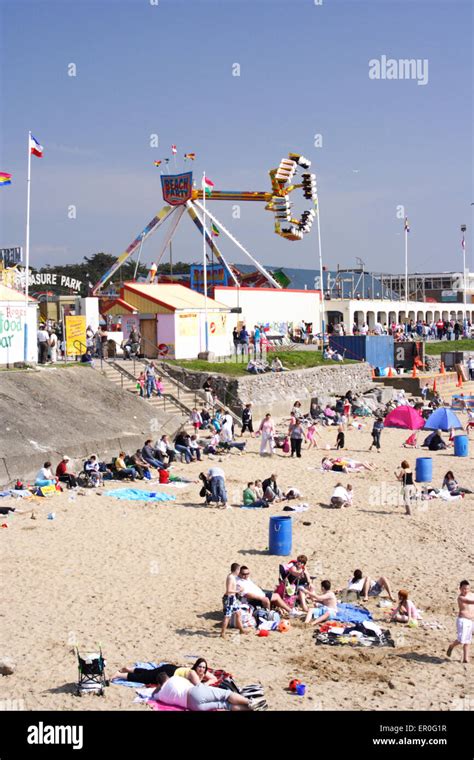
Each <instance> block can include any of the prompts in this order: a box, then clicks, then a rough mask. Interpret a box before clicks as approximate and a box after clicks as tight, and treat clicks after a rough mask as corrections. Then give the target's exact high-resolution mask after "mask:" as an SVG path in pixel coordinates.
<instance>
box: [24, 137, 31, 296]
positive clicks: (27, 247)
mask: <svg viewBox="0 0 474 760" xmlns="http://www.w3.org/2000/svg"><path fill="white" fill-rule="evenodd" d="M30 144H31V132H28V173H27V179H26V241H25V304H26V305H28V291H29V279H30V182H31V147H30Z"/></svg>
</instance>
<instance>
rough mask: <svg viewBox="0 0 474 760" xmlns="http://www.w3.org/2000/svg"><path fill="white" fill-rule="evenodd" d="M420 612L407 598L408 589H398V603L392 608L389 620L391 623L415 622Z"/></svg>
mask: <svg viewBox="0 0 474 760" xmlns="http://www.w3.org/2000/svg"><path fill="white" fill-rule="evenodd" d="M419 618H420V613H419V611H418V610H417V609H416V607H415V605H414V604H413V602H412V601H411V600H410V599H409V598H408V591H404V590H403V589H400V591H399V592H398V605H397V606H396V607H395V609H394V610H392V614H391V616H390V620H391V622H392V623H415V624H416V623H417V622H418V620H419Z"/></svg>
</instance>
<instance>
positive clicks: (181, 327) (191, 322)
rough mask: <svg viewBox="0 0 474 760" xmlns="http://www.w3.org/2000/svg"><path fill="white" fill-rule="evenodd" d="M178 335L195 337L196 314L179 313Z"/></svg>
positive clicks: (196, 329)
mask: <svg viewBox="0 0 474 760" xmlns="http://www.w3.org/2000/svg"><path fill="white" fill-rule="evenodd" d="M178 335H179V337H180V338H197V336H198V315H197V314H195V313H192V314H180V315H179V317H178Z"/></svg>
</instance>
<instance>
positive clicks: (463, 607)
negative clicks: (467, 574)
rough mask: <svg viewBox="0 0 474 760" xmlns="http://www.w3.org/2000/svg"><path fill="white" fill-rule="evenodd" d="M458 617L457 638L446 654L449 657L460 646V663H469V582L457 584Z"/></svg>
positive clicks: (472, 619)
mask: <svg viewBox="0 0 474 760" xmlns="http://www.w3.org/2000/svg"><path fill="white" fill-rule="evenodd" d="M457 602H458V608H459V612H458V617H457V619H456V628H457V637H456V640H455V641H453V642H452V643H451V644H450V645H449V647H448V650H447V652H446V654H447V655H448V657H451V654H452V652H453V649H454V647H457V646H459V645H461V646H462V655H463V656H462V662H463V663H468V662H469V648H470V646H471V641H472V629H473V627H474V606H473V605H474V594H473V593H471V586H470V584H469V581H466V580H464V581H461V583H460V584H459V595H458V598H457Z"/></svg>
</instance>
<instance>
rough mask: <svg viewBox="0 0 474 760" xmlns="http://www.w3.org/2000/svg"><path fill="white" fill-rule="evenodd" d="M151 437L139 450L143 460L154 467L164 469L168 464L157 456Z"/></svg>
mask: <svg viewBox="0 0 474 760" xmlns="http://www.w3.org/2000/svg"><path fill="white" fill-rule="evenodd" d="M152 443H153V442H152V440H151V438H148V439H147V440H146V441H145V445H144V446H143V448H142V450H141V455H142V457H143V459H144V460H145V462H146V463H147V464H148V465H151V466H152V467H156V468H157V469H158V470H166V468H167V467H168V466H169V465H166V464H164V462H162V461H161V459H160V458H159V452H158V451H156V449H155V448H153V445H152Z"/></svg>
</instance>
